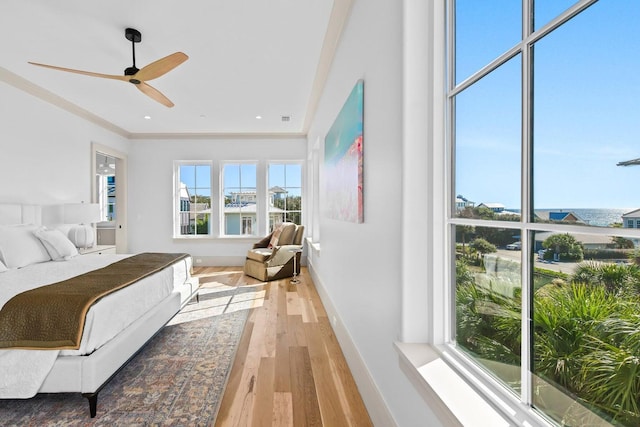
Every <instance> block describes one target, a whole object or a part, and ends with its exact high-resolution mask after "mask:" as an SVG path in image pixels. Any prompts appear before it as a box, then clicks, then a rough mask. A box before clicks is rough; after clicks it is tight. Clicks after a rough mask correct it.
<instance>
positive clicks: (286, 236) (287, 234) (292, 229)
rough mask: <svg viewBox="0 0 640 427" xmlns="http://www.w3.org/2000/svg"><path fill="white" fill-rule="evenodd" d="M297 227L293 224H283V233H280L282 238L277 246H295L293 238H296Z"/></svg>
mask: <svg viewBox="0 0 640 427" xmlns="http://www.w3.org/2000/svg"><path fill="white" fill-rule="evenodd" d="M297 227H298V226H297V225H295V224H294V223H292V222H283V223H282V233H280V238H279V239H278V244H277V245H276V246H282V245H291V244H293V238H294V237H295V236H296V228H297Z"/></svg>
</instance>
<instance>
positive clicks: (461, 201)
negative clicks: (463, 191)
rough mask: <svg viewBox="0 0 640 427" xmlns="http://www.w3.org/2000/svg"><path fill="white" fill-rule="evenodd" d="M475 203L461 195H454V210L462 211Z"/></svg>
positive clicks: (472, 206)
mask: <svg viewBox="0 0 640 427" xmlns="http://www.w3.org/2000/svg"><path fill="white" fill-rule="evenodd" d="M475 205H476V203H475V202H472V201H471V200H468V199H466V198H465V197H463V196H461V195H457V196H456V211H462V210H464V209H466V208H474V207H475Z"/></svg>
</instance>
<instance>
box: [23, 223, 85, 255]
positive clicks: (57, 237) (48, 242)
mask: <svg viewBox="0 0 640 427" xmlns="http://www.w3.org/2000/svg"><path fill="white" fill-rule="evenodd" d="M33 234H35V236H36V237H37V238H38V239H40V241H41V242H42V244H43V245H44V247H45V249H46V250H47V252H48V253H49V255H50V256H51V259H52V260H54V261H67V260H69V259H71V258H73V257H74V256H76V255H78V249H77V248H76V246H75V245H74V244H73V243H72V242H71V240H69V239H68V238H67V236H65V235H64V234H62V232H61V231H60V230H47V229H46V228H44V227H41V228H38V229H37V230H35V231H34V232H33Z"/></svg>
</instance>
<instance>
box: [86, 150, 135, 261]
mask: <svg viewBox="0 0 640 427" xmlns="http://www.w3.org/2000/svg"><path fill="white" fill-rule="evenodd" d="M91 151H92V153H91V156H92V168H91V169H92V171H91V174H92V181H91V182H92V185H91V187H92V188H91V193H92V199H93V201H94V203H98V205H100V217H101V219H102V220H101V221H100V222H98V223H97V224H96V233H97V240H96V241H97V244H98V245H115V246H116V252H117V253H127V235H126V230H127V228H126V224H127V221H126V219H127V218H126V200H127V198H126V194H127V193H126V192H127V189H126V186H127V180H126V171H127V158H126V155H124V154H122V153H120V152H118V151H115V150H113V149H111V148H110V147H106V146H102V145H99V144H95V143H94V144H92V150H91Z"/></svg>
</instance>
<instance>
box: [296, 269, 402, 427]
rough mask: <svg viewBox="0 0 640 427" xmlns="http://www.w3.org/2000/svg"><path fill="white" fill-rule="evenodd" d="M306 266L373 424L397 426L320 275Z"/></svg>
mask: <svg viewBox="0 0 640 427" xmlns="http://www.w3.org/2000/svg"><path fill="white" fill-rule="evenodd" d="M307 268H308V271H309V274H310V275H311V278H312V279H313V283H314V284H315V285H316V290H317V291H318V294H319V295H320V299H321V300H322V305H324V308H325V310H326V312H327V316H329V320H330V321H331V326H332V327H333V332H334V333H335V334H336V338H337V340H338V343H340V348H341V349H342V353H343V354H344V357H345V359H346V360H347V364H348V365H349V369H350V370H351V374H352V375H353V378H354V380H355V382H356V385H357V386H358V390H359V391H360V395H361V396H362V400H363V401H364V404H365V406H366V407H367V411H368V412H369V416H370V417H371V421H372V422H373V425H376V426H389V427H397V426H398V424H397V423H396V421H395V420H394V419H393V416H392V415H391V412H389V408H388V406H387V403H386V402H385V400H384V397H383V396H382V394H381V393H380V390H379V389H378V387H377V386H376V383H375V381H373V377H372V376H371V374H370V372H369V370H368V369H367V366H366V364H365V363H364V360H362V357H361V356H360V352H359V351H358V348H357V347H356V345H355V344H354V343H353V340H352V339H351V335H349V332H348V331H347V329H346V328H345V327H344V324H343V323H342V320H341V319H340V315H339V314H338V312H337V311H336V308H335V306H334V304H333V301H331V298H330V297H329V294H328V293H327V291H326V287H325V286H324V284H323V282H322V279H320V276H318V274H317V272H316V271H315V269H314V268H313V264H312V263H309V264H308V265H307Z"/></svg>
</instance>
